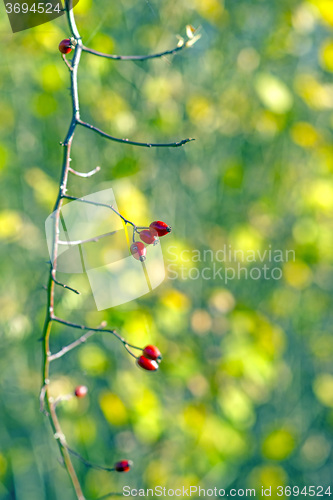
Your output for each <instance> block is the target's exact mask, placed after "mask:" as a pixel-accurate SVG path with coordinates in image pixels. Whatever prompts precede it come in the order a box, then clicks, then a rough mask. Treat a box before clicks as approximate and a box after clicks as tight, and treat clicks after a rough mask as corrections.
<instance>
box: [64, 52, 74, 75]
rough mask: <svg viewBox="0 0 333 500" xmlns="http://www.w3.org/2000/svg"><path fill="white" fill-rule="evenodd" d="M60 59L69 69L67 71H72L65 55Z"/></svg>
mask: <svg viewBox="0 0 333 500" xmlns="http://www.w3.org/2000/svg"><path fill="white" fill-rule="evenodd" d="M62 59H63V61H64V63H65V64H66V66H67V68H68V69H69V71H73V66H71V65H70V63H69V62H68V61H67V59H66V56H65V54H62Z"/></svg>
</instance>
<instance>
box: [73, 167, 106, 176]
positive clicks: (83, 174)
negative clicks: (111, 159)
mask: <svg viewBox="0 0 333 500" xmlns="http://www.w3.org/2000/svg"><path fill="white" fill-rule="evenodd" d="M68 170H69V171H70V172H71V173H72V174H74V175H77V176H78V177H91V176H92V175H94V174H96V173H97V172H99V171H100V170H101V167H96V168H94V169H93V170H90V172H86V173H85V172H77V171H76V170H74V169H73V168H72V167H69V169H68Z"/></svg>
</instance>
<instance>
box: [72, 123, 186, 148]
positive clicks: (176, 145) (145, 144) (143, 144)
mask: <svg viewBox="0 0 333 500" xmlns="http://www.w3.org/2000/svg"><path fill="white" fill-rule="evenodd" d="M77 124H78V125H82V127H86V128H88V129H89V130H93V131H94V132H96V133H97V134H99V135H101V136H102V137H106V138H107V139H110V140H111V141H115V142H120V143H122V144H130V145H132V146H140V147H143V148H179V147H180V146H184V144H187V143H188V142H192V141H194V140H195V139H192V138H189V139H183V140H181V141H178V142H170V143H162V142H161V143H150V142H136V141H130V140H129V139H119V138H117V137H113V136H112V135H109V134H107V133H106V132H103V130H101V129H99V128H97V127H95V126H94V125H91V124H90V123H86V122H84V121H82V120H77Z"/></svg>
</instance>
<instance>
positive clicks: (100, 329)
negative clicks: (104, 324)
mask: <svg viewBox="0 0 333 500" xmlns="http://www.w3.org/2000/svg"><path fill="white" fill-rule="evenodd" d="M52 321H55V322H56V323H61V324H63V325H66V326H69V327H71V328H75V329H78V330H90V331H91V332H94V333H96V332H100V333H111V334H112V335H113V336H114V337H116V338H117V339H118V340H119V341H120V342H121V343H122V344H123V346H124V347H125V349H126V350H127V352H128V353H129V354H131V356H133V357H134V358H136V356H135V354H133V353H132V352H131V350H130V349H129V348H131V349H137V350H142V348H141V347H137V346H135V345H132V344H129V343H128V342H126V340H125V339H124V337H122V336H121V335H119V333H117V332H116V330H108V329H105V328H91V327H90V326H86V325H79V324H77V323H73V322H72V321H67V320H65V319H61V318H58V317H57V316H53V317H52Z"/></svg>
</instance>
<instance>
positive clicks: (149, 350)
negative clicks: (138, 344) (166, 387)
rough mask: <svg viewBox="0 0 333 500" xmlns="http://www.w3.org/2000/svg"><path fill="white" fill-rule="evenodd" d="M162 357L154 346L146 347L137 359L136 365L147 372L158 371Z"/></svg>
mask: <svg viewBox="0 0 333 500" xmlns="http://www.w3.org/2000/svg"><path fill="white" fill-rule="evenodd" d="M161 359H162V355H161V353H160V351H159V349H158V348H157V347H156V346H155V345H147V346H146V347H145V348H144V349H143V350H142V355H141V356H139V357H138V358H137V364H138V365H139V366H140V367H141V368H143V369H144V370H147V371H156V370H158V367H159V363H160V361H161Z"/></svg>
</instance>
